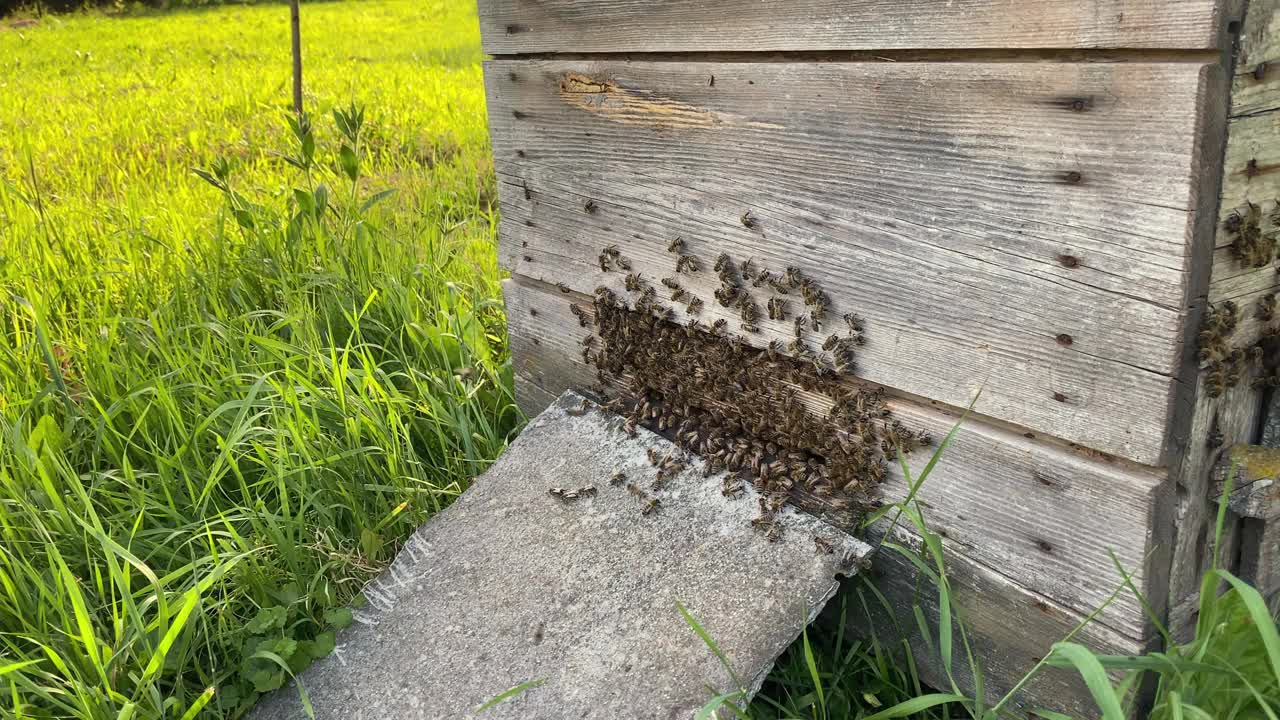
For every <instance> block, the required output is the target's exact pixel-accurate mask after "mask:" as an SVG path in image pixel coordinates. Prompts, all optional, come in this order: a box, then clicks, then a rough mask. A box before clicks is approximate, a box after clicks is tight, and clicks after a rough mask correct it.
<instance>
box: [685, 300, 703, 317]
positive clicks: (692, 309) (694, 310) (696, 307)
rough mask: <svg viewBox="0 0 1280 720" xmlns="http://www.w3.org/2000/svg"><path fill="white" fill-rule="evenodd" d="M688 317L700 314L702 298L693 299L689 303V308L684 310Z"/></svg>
mask: <svg viewBox="0 0 1280 720" xmlns="http://www.w3.org/2000/svg"><path fill="white" fill-rule="evenodd" d="M685 311H686V312H688V313H689V314H690V315H697V314H698V313H700V312H702V298H700V297H695V298H693V299H692V300H690V301H689V307H688V308H687V309H686V310H685Z"/></svg>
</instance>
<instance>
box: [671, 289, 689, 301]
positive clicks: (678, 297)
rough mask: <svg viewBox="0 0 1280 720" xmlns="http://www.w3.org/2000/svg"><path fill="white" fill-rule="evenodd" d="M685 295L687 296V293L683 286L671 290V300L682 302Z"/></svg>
mask: <svg viewBox="0 0 1280 720" xmlns="http://www.w3.org/2000/svg"><path fill="white" fill-rule="evenodd" d="M687 297H689V293H688V292H687V291H686V290H685V289H684V288H677V289H676V290H673V291H672V292H671V301H672V302H684V299H685V298H687Z"/></svg>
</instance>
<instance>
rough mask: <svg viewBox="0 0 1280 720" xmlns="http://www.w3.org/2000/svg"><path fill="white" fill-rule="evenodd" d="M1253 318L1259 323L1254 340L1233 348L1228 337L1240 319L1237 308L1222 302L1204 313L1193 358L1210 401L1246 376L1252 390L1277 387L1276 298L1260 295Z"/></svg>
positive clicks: (1278, 333)
mask: <svg viewBox="0 0 1280 720" xmlns="http://www.w3.org/2000/svg"><path fill="white" fill-rule="evenodd" d="M1253 317H1254V318H1255V319H1256V320H1257V321H1258V322H1259V323H1261V325H1262V327H1261V329H1260V330H1259V331H1258V339H1257V340H1256V341H1254V342H1253V343H1252V344H1247V345H1234V344H1233V343H1232V337H1233V336H1234V334H1235V332H1236V328H1237V326H1238V324H1239V320H1240V309H1239V307H1237V305H1236V304H1235V303H1234V302H1232V301H1230V300H1226V301H1223V302H1221V303H1219V304H1217V305H1213V306H1210V307H1209V309H1208V310H1206V311H1205V315H1204V322H1203V324H1202V325H1201V328H1200V335H1199V338H1198V339H1199V352H1198V354H1197V359H1198V360H1199V362H1200V366H1201V370H1202V371H1203V372H1204V373H1205V377H1204V391H1205V394H1206V395H1207V396H1209V397H1211V398H1216V397H1220V396H1221V395H1222V393H1223V392H1225V391H1226V390H1227V389H1229V388H1233V387H1236V386H1237V385H1239V384H1240V382H1241V381H1242V380H1243V379H1244V378H1245V376H1246V375H1252V376H1253V379H1252V381H1251V384H1252V386H1253V387H1255V388H1277V387H1280V323H1278V322H1277V321H1278V320H1280V316H1277V314H1276V296H1275V295H1274V294H1268V295H1263V296H1262V297H1260V298H1259V299H1258V302H1257V304H1256V305H1255V306H1254V308H1253Z"/></svg>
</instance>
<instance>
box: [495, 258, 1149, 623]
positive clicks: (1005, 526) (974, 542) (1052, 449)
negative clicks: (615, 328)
mask: <svg viewBox="0 0 1280 720" xmlns="http://www.w3.org/2000/svg"><path fill="white" fill-rule="evenodd" d="M548 287H549V286H546V285H543V284H541V283H536V282H533V281H530V280H526V279H523V278H519V277H516V278H513V279H512V280H509V281H507V282H506V283H505V284H504V295H505V297H506V303H507V322H508V328H509V335H510V342H511V350H512V355H513V358H514V364H515V369H516V373H517V377H518V378H519V380H518V382H517V393H518V397H519V399H520V401H521V403H522V407H524V408H525V410H526V412H533V411H536V410H539V409H540V408H541V407H542V406H543V405H545V403H546V402H549V401H550V399H552V398H553V396H555V395H558V394H559V393H560V392H562V391H563V390H566V389H569V388H576V389H583V388H586V387H589V386H590V385H592V384H593V383H594V382H595V377H594V369H593V368H592V367H590V366H588V365H586V364H584V363H583V361H582V357H581V347H582V346H581V344H580V340H581V338H582V337H583V336H584V335H585V334H586V333H588V330H586V329H583V328H582V327H580V326H579V324H578V321H577V320H576V319H575V318H574V316H573V315H572V314H571V312H570V310H569V305H570V302H571V301H572V302H574V303H576V304H579V305H580V306H581V307H582V308H583V310H584V311H586V312H587V313H590V311H591V306H590V301H589V299H588V298H585V297H583V296H581V295H578V294H576V293H574V294H570V295H565V294H562V293H560V292H557V291H556V290H555V288H554V287H551V288H549V289H548ZM529 384H532V385H533V386H534V387H532V388H531V387H527V385H529ZM805 400H806V402H807V403H809V404H810V406H811V407H812V408H814V410H815V411H818V412H824V411H825V409H826V406H825V405H824V401H823V400H821V399H819V398H817V397H814V396H805ZM890 405H891V407H892V409H893V412H894V414H895V416H897V417H898V418H900V419H901V420H902V421H903V422H905V423H906V424H908V425H909V426H911V427H916V428H922V429H925V430H928V431H929V432H930V433H932V434H933V435H934V436H935V437H942V436H944V435H945V434H946V433H947V431H948V430H950V428H951V427H952V426H953V425H954V424H955V422H956V421H957V417H956V416H955V414H954V413H953V412H950V411H948V410H946V409H943V408H938V407H932V406H928V405H922V404H917V403H914V402H908V401H905V400H901V399H893V400H891V402H890ZM1028 435H1030V433H1028ZM926 460H927V457H925V456H924V455H923V454H919V455H917V456H915V457H913V458H912V460H911V463H910V464H911V466H912V467H913V469H914V470H915V471H917V472H918V471H919V469H920V468H921V467H922V466H923V464H924V463H925V462H926ZM1166 487H1167V486H1166V484H1165V483H1164V477H1163V475H1159V474H1156V473H1153V472H1151V471H1148V470H1143V469H1139V468H1133V467H1130V466H1127V465H1126V464H1125V463H1123V462H1122V461H1118V460H1105V459H1101V458H1099V457H1097V456H1096V454H1091V453H1089V452H1087V451H1083V450H1072V449H1071V448H1069V447H1065V446H1060V445H1057V444H1054V443H1048V442H1044V441H1041V440H1038V439H1036V438H1035V437H1034V436H1032V437H1028V436H1024V435H1023V434H1021V433H1019V432H1016V431H1012V430H1007V429H1003V428H999V427H995V426H993V425H990V424H988V423H984V422H980V421H976V420H972V419H971V420H969V421H968V422H967V423H966V424H965V426H964V427H963V428H962V429H961V430H960V432H959V433H958V434H957V436H956V437H955V439H954V440H953V441H952V444H951V446H950V447H949V449H948V451H947V454H946V456H945V458H944V460H943V461H942V462H941V463H940V464H939V465H938V467H937V468H936V469H935V470H934V472H933V474H932V475H931V476H930V478H929V480H928V482H926V483H925V486H924V489H923V490H922V492H921V493H920V495H919V498H920V500H921V501H922V503H923V504H924V505H925V508H926V512H927V513H928V514H929V517H930V519H931V520H932V522H933V523H934V526H935V528H936V529H937V531H938V532H940V533H942V534H944V535H945V536H946V537H947V539H948V541H949V543H950V544H951V546H952V547H954V548H956V549H957V551H958V552H960V553H963V554H964V555H965V556H966V557H968V558H971V559H972V560H974V561H975V562H977V563H980V564H982V565H985V566H988V567H992V568H998V569H999V570H1000V572H1001V573H1003V574H1004V575H1006V576H1007V577H1008V578H1009V580H1010V581H1011V582H1014V583H1017V584H1018V585H1021V586H1023V587H1025V588H1027V589H1028V590H1029V591H1032V592H1035V593H1038V594H1041V595H1044V596H1046V597H1048V598H1051V599H1053V601H1055V602H1057V603H1059V604H1061V605H1063V606H1064V607H1067V608H1070V609H1071V610H1073V611H1075V612H1078V613H1081V614H1084V613H1088V612H1090V611H1092V610H1093V609H1094V608H1096V607H1097V606H1099V605H1101V604H1102V602H1103V601H1104V600H1105V599H1106V598H1107V597H1108V596H1109V595H1110V594H1111V592H1112V591H1113V590H1114V588H1115V586H1116V583H1117V581H1118V575H1117V574H1116V571H1115V569H1114V566H1113V565H1112V562H1111V559H1110V557H1109V556H1108V549H1109V548H1110V549H1112V550H1114V551H1115V552H1116V554H1117V556H1118V557H1119V558H1120V559H1121V561H1122V562H1123V563H1124V564H1125V565H1126V567H1127V568H1128V569H1130V570H1131V571H1133V572H1136V573H1137V575H1138V577H1139V583H1140V586H1141V587H1144V588H1145V591H1146V592H1147V594H1148V595H1150V596H1151V597H1153V598H1157V599H1158V598H1161V597H1164V596H1165V588H1164V585H1163V582H1162V580H1163V579H1162V577H1161V576H1159V575H1155V574H1153V573H1150V572H1149V571H1148V570H1147V567H1148V566H1149V565H1155V566H1158V567H1167V564H1168V558H1167V556H1166V555H1165V553H1164V550H1165V549H1167V546H1168V537H1167V531H1168V530H1169V528H1168V527H1167V525H1168V520H1167V518H1165V517H1163V516H1164V514H1165V513H1167V511H1168V508H1167V506H1168V505H1169V504H1170V503H1171V498H1170V497H1168V495H1167V494H1166V492H1165V489H1166ZM884 491H885V493H886V496H888V497H891V498H901V497H904V496H905V495H906V493H907V486H906V483H905V481H904V479H903V478H902V477H901V475H900V473H896V472H894V473H891V476H890V478H889V480H888V481H887V482H886V485H885V487H884ZM1157 518H1160V521H1159V522H1157ZM1162 525H1163V526H1165V527H1164V530H1161V526H1162ZM1100 619H1101V622H1103V623H1105V624H1106V625H1108V626H1109V627H1111V628H1113V629H1115V630H1117V631H1120V632H1123V633H1125V634H1127V635H1129V636H1131V637H1135V638H1140V637H1142V636H1143V631H1144V619H1143V613H1142V609H1141V607H1140V606H1139V603H1138V601H1137V600H1136V599H1135V598H1133V597H1132V596H1125V595H1122V596H1121V597H1120V598H1118V599H1117V600H1116V602H1115V603H1114V604H1112V605H1111V606H1110V607H1108V608H1107V609H1106V610H1104V611H1103V613H1102V614H1101V616H1100Z"/></svg>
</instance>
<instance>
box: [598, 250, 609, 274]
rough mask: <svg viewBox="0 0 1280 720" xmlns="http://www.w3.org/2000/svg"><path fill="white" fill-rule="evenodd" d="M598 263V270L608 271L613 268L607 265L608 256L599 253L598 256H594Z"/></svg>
mask: <svg viewBox="0 0 1280 720" xmlns="http://www.w3.org/2000/svg"><path fill="white" fill-rule="evenodd" d="M596 259H597V260H598V261H599V263H600V272H609V271H610V270H612V269H613V268H612V267H611V266H610V265H609V256H608V255H606V254H604V253H600V257H598V258H596Z"/></svg>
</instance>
